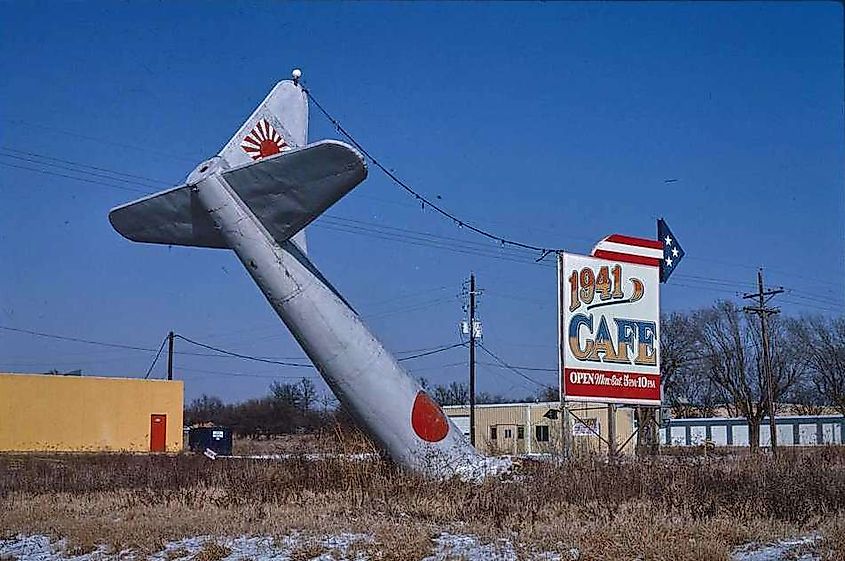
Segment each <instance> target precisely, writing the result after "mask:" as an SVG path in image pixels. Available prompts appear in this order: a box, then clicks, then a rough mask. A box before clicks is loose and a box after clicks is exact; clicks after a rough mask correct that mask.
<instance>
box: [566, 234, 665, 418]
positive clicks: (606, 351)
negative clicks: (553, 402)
mask: <svg viewBox="0 0 845 561" xmlns="http://www.w3.org/2000/svg"><path fill="white" fill-rule="evenodd" d="M662 258H663V241H662V240H660V241H657V240H644V239H640V238H630V237H627V236H618V235H614V236H609V237H608V238H605V239H604V240H602V242H600V243H599V244H598V245H597V246H596V248H595V249H594V250H593V256H591V257H588V256H584V255H574V254H569V253H563V254H560V257H559V260H558V267H559V274H560V305H561V314H560V318H561V326H560V334H561V341H560V344H561V353H560V354H561V358H562V360H563V365H562V366H563V368H562V372H561V375H562V378H563V379H562V386H563V387H562V389H563V394H564V395H565V396H566V399H567V400H568V401H595V402H605V403H635V404H643V405H659V404H660V356H659V355H660V262H661V260H662Z"/></svg>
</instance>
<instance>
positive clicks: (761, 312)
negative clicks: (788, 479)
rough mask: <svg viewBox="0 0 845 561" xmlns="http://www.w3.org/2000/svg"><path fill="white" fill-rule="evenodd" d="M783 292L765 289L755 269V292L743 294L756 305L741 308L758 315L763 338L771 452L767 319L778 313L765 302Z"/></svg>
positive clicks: (772, 416)
mask: <svg viewBox="0 0 845 561" xmlns="http://www.w3.org/2000/svg"><path fill="white" fill-rule="evenodd" d="M781 292H783V288H782V287H781V288H775V289H771V290H765V289H764V287H763V269H762V268H760V269H758V270H757V292H754V293H748V294H745V295H743V298H744V299H756V300H757V306H746V307H745V308H743V310H745V312H746V313H750V314H756V315H758V316H760V334H761V336H762V339H763V375H764V376H765V377H766V390H767V391H766V402H767V405H766V407H767V408H768V409H769V430H770V431H771V432H770V435H771V444H772V454H776V453H777V446H778V438H777V435H778V433H777V428H776V426H775V397H774V396H775V390H774V383H773V381H772V366H771V363H770V362H769V333H768V323H769V322H768V320H769V316H770V315H774V314H777V313H780V310H779V309H777V308H767V307H766V304H768V303H769V300H771V299H772V298H774V297H775V295H777V294H780V293H781Z"/></svg>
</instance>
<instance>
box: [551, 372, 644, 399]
mask: <svg viewBox="0 0 845 561" xmlns="http://www.w3.org/2000/svg"><path fill="white" fill-rule="evenodd" d="M563 382H564V393H565V394H566V396H567V397H585V398H595V399H608V400H613V399H632V400H644V401H660V375H659V374H638V373H636V372H619V371H608V370H593V369H590V368H565V369H564V371H563Z"/></svg>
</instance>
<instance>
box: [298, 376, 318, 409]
mask: <svg viewBox="0 0 845 561" xmlns="http://www.w3.org/2000/svg"><path fill="white" fill-rule="evenodd" d="M299 395H300V400H299V403H300V405H301V406H302V410H303V411H305V412H306V413H307V412H308V411H309V410H310V409H311V404H312V403H314V402H315V401H317V386H315V385H314V382H312V381H311V380H309V379H308V378H303V379H302V380H300V381H299Z"/></svg>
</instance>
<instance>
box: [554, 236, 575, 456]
mask: <svg viewBox="0 0 845 561" xmlns="http://www.w3.org/2000/svg"><path fill="white" fill-rule="evenodd" d="M557 286H558V291H557V310H558V322H557V327H558V330H557V331H558V332H557V340H558V361H557V362H558V393H559V396H560V446H561V456H563V458H564V459H569V458H571V457H572V430H571V428H570V421H569V409H568V408H567V407H566V392H565V386H564V383H563V356H564V355H563V302H564V294H563V252H561V251H558V252H557Z"/></svg>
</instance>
